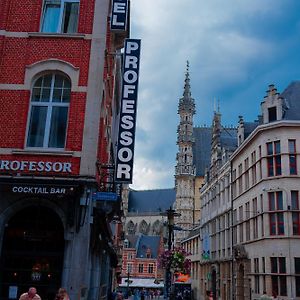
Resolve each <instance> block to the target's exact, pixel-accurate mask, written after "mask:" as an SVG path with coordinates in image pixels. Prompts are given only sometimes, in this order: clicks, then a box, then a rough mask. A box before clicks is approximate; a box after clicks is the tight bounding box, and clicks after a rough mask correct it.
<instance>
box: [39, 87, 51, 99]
mask: <svg viewBox="0 0 300 300" xmlns="http://www.w3.org/2000/svg"><path fill="white" fill-rule="evenodd" d="M50 91H51V89H50V88H43V89H42V97H41V101H42V102H49V101H50Z"/></svg>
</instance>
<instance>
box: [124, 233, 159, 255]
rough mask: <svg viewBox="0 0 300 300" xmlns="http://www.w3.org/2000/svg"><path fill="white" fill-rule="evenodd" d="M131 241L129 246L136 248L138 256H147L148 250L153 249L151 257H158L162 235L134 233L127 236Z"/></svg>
mask: <svg viewBox="0 0 300 300" xmlns="http://www.w3.org/2000/svg"><path fill="white" fill-rule="evenodd" d="M125 239H127V240H128V242H129V245H128V246H129V248H135V249H136V256H137V258H147V255H146V254H147V250H148V249H150V251H151V258H157V257H158V253H159V246H160V236H158V235H143V234H140V235H133V234H129V235H126V236H125Z"/></svg>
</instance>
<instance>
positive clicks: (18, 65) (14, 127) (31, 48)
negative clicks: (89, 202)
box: [0, 0, 114, 175]
mask: <svg viewBox="0 0 300 300" xmlns="http://www.w3.org/2000/svg"><path fill="white" fill-rule="evenodd" d="M42 3H43V1H41V0H39V1H32V0H24V1H19V0H0V16H1V17H0V30H5V31H7V32H11V34H10V36H0V84H10V85H14V84H19V85H22V84H24V76H25V68H26V66H29V65H31V64H33V63H36V62H39V61H43V60H47V59H50V58H51V59H53V58H54V59H59V60H63V61H65V62H68V63H71V64H72V65H73V66H74V67H76V68H79V86H86V85H87V82H88V72H89V60H90V47H91V40H88V39H83V38H72V37H64V36H60V37H49V36H42V35H40V36H34V35H30V34H29V36H28V37H22V34H21V33H22V32H23V33H24V32H39V28H40V17H41V11H42ZM93 13H94V0H81V1H80V12H79V27H78V32H79V33H85V34H90V33H91V32H92V27H93V18H94V15H93ZM14 34H16V35H17V37H15V36H13V37H12V36H11V35H14ZM106 43H107V46H108V52H109V51H113V43H112V41H111V36H110V33H109V32H108V34H107V41H106ZM106 65H107V68H106V69H105V74H104V76H105V77H104V78H108V77H110V75H113V67H114V62H113V58H112V57H111V58H109V59H108V60H107V61H106ZM107 75H109V76H107ZM99 80H102V79H100V78H99ZM105 88H106V89H109V91H108V90H107V91H106V92H105V95H106V96H105V99H103V101H104V102H103V105H102V108H103V109H104V110H106V109H108V111H105V113H104V114H103V115H107V116H108V117H107V118H106V121H105V120H104V119H103V118H102V119H101V124H100V127H99V145H98V147H99V160H100V161H101V162H107V160H108V153H107V149H109V146H108V143H109V141H108V140H107V139H106V138H105V133H106V126H107V125H109V124H110V122H111V110H110V109H109V107H110V105H111V104H110V103H111V101H112V94H113V81H111V79H110V84H109V85H107V84H105ZM101 97H102V95H99V103H100V100H101ZM29 101H30V91H29V90H16V89H15V88H13V89H8V90H3V89H2V90H0V148H12V149H23V148H24V143H25V135H26V126H27V119H28V109H29ZM85 105H86V93H85V92H72V94H71V102H70V108H69V122H68V129H67V141H66V149H65V150H67V151H68V150H70V151H81V149H82V138H83V128H84V114H85ZM1 159H3V160H4V159H9V160H16V159H20V160H43V161H52V160H54V161H65V162H69V161H72V163H73V164H74V167H73V170H74V172H73V175H76V174H78V173H79V165H80V158H67V157H65V158H62V157H56V156H53V155H52V156H45V155H43V156H42V157H33V156H26V155H24V156H22V157H21V156H19V155H18V156H15V155H11V156H7V155H5V156H4V155H0V160H1ZM47 175H49V174H47Z"/></svg>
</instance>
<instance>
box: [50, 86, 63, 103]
mask: <svg viewBox="0 0 300 300" xmlns="http://www.w3.org/2000/svg"><path fill="white" fill-rule="evenodd" d="M61 94H62V89H54V90H53V97H52V102H61Z"/></svg>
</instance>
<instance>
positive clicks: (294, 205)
mask: <svg viewBox="0 0 300 300" xmlns="http://www.w3.org/2000/svg"><path fill="white" fill-rule="evenodd" d="M291 198H292V209H299V201H298V191H291Z"/></svg>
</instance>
